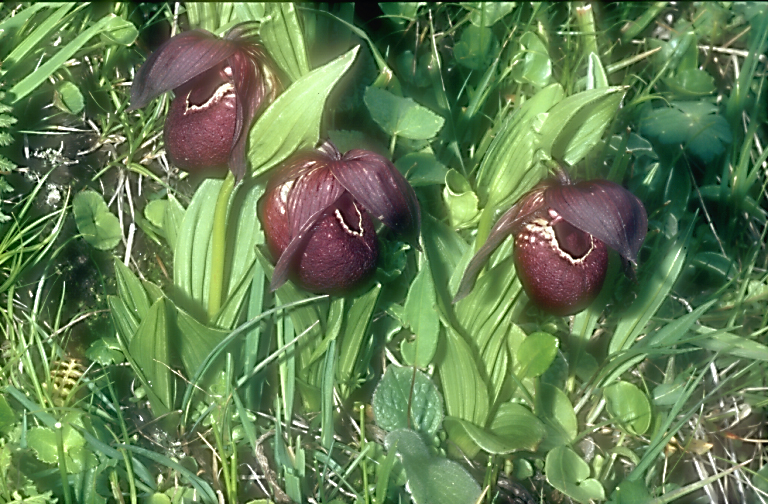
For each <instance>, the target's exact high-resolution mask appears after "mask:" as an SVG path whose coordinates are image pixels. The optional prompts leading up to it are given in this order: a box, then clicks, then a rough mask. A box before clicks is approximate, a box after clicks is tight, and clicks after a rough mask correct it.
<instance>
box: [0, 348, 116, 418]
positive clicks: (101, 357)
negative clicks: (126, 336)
mask: <svg viewBox="0 0 768 504" xmlns="http://www.w3.org/2000/svg"><path fill="white" fill-rule="evenodd" d="M85 356H86V357H87V358H88V359H90V360H92V361H94V362H97V363H99V364H100V365H101V366H103V367H107V366H111V365H114V364H122V363H123V362H124V361H125V356H124V355H123V352H122V351H121V350H120V345H119V344H118V342H117V339H115V338H114V337H111V338H110V337H103V338H99V339H97V340H96V341H94V342H93V343H91V346H89V347H88V350H86V351H85ZM0 430H1V429H0Z"/></svg>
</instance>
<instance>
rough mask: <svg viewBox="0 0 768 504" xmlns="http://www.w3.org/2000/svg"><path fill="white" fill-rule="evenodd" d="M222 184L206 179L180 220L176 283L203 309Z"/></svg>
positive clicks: (176, 257)
mask: <svg viewBox="0 0 768 504" xmlns="http://www.w3.org/2000/svg"><path fill="white" fill-rule="evenodd" d="M221 184H222V181H221V180H218V179H207V180H205V181H204V182H203V183H202V184H200V186H199V187H198V188H197V191H195V195H194V196H193V197H192V201H191V202H190V204H189V206H188V207H187V210H186V211H185V212H184V218H183V219H182V221H181V228H180V230H179V233H178V236H177V239H176V240H177V241H176V250H175V251H174V255H173V283H174V285H176V287H178V288H180V289H181V291H182V292H183V293H184V294H186V295H187V296H188V297H189V298H190V299H191V300H194V301H195V302H197V303H199V305H200V306H207V304H208V277H209V272H208V269H209V268H210V264H209V263H210V254H211V251H210V242H211V231H212V230H213V214H214V212H213V209H214V207H215V205H216V198H217V196H218V194H219V189H220V188H221Z"/></svg>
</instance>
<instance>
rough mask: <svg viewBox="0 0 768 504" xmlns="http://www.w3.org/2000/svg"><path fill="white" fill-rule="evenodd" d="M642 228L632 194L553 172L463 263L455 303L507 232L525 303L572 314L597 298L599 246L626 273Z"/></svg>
mask: <svg viewBox="0 0 768 504" xmlns="http://www.w3.org/2000/svg"><path fill="white" fill-rule="evenodd" d="M647 228H648V217H647V216H646V213H645V208H644V207H643V204H642V203H641V202H640V200H639V199H638V198H637V197H636V196H635V195H634V194H632V193H631V192H629V191H627V190H626V189H624V188H623V187H621V186H620V185H618V184H615V183H613V182H609V181H607V180H588V181H584V182H579V183H577V184H574V183H573V182H572V181H571V179H570V177H568V174H567V173H565V172H564V171H560V172H559V173H558V177H557V180H547V181H545V182H543V183H541V184H539V185H538V186H537V187H535V188H534V189H532V190H531V191H530V192H528V193H527V194H526V195H525V196H523V197H522V198H521V199H520V200H519V201H518V202H517V203H516V204H515V205H514V206H513V207H512V208H510V209H509V210H508V211H507V212H506V213H504V215H502V216H501V218H500V219H499V221H498V222H497V223H496V225H495V226H493V229H491V232H490V234H489V235H488V240H487V241H486V242H485V244H484V245H483V246H482V247H481V248H480V250H478V251H477V254H475V256H474V257H473V258H472V260H471V261H470V263H469V265H468V266H467V270H466V271H465V272H464V277H463V278H462V280H461V284H460V285H459V290H458V292H457V293H456V297H455V298H454V302H456V301H459V300H460V299H462V298H463V297H465V296H466V295H467V294H469V291H470V290H471V289H472V286H473V284H474V282H475V279H476V278H477V276H478V274H479V273H480V270H481V269H482V268H483V266H484V265H485V262H486V261H487V260H488V258H489V257H490V256H491V254H492V253H493V251H494V250H496V248H498V246H499V245H501V243H502V242H503V241H504V240H505V239H506V238H507V237H508V236H510V235H514V237H515V244H514V252H513V257H514V261H515V270H516V272H517V276H518V278H519V279H520V282H521V283H522V285H523V288H524V289H525V292H526V293H527V294H528V297H529V298H530V299H531V301H533V302H534V304H536V305H537V306H539V307H540V308H542V309H544V310H547V311H549V312H551V313H554V314H556V315H570V314H573V313H577V312H579V311H581V310H583V309H584V308H586V307H587V306H589V304H590V303H591V302H592V301H594V299H595V297H597V295H598V294H599V293H600V288H601V287H602V285H603V281H604V280H605V274H606V271H607V269H608V251H607V249H606V246H608V247H610V248H612V249H614V250H615V251H617V252H618V253H619V255H620V256H621V258H622V262H623V264H624V266H625V268H624V271H625V273H626V274H627V275H630V276H631V275H632V267H631V264H637V254H638V252H639V251H640V248H641V247H642V245H643V240H644V239H645V234H646V231H647ZM630 263H631V264H630Z"/></svg>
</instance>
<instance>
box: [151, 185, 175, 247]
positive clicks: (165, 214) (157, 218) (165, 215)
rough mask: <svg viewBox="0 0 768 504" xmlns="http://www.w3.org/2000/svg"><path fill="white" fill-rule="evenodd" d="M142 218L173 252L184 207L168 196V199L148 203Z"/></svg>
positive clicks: (171, 196) (170, 195)
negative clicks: (154, 228) (153, 228)
mask: <svg viewBox="0 0 768 504" xmlns="http://www.w3.org/2000/svg"><path fill="white" fill-rule="evenodd" d="M144 217H145V218H146V219H147V220H148V221H149V222H150V223H151V224H152V225H153V226H155V227H156V228H157V229H158V231H159V233H160V234H161V236H162V237H163V238H165V241H166V242H168V246H169V247H170V248H171V251H174V250H175V249H176V239H177V237H178V235H179V230H180V229H181V223H182V220H183V219H184V207H183V206H181V203H179V200H177V199H176V198H175V197H174V196H173V195H172V194H169V195H168V198H164V199H159V200H153V201H150V202H149V203H147V206H146V207H144Z"/></svg>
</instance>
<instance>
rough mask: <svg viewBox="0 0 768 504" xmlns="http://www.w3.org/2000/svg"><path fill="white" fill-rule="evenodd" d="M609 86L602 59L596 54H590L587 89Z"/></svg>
mask: <svg viewBox="0 0 768 504" xmlns="http://www.w3.org/2000/svg"><path fill="white" fill-rule="evenodd" d="M609 85H610V84H609V82H608V74H607V73H606V72H605V68H604V67H603V63H602V62H601V61H600V57H599V56H598V55H597V54H595V53H589V62H588V65H587V89H599V88H607V87H608V86H609Z"/></svg>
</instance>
